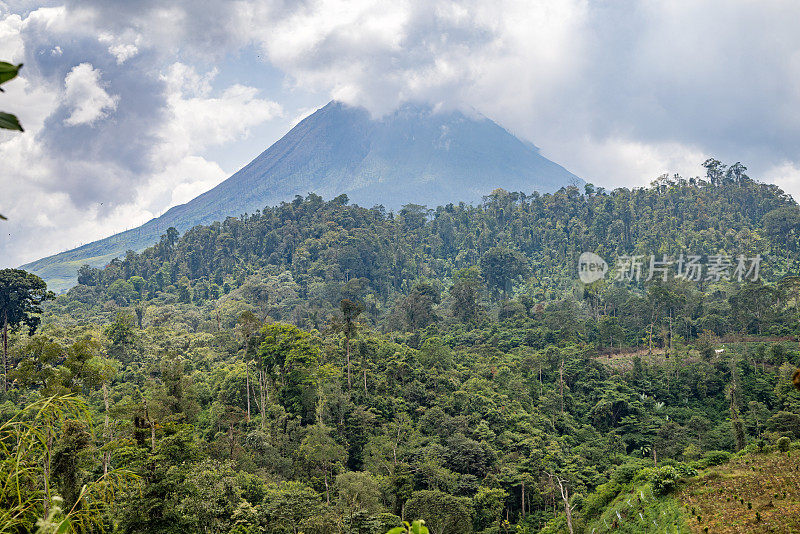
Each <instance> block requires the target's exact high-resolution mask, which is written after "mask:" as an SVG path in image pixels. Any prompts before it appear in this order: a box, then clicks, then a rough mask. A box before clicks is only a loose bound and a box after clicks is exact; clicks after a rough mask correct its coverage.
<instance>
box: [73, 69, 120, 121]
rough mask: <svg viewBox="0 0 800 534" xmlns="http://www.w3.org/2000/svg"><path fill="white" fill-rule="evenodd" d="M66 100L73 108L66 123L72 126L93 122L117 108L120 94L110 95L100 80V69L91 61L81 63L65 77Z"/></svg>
mask: <svg viewBox="0 0 800 534" xmlns="http://www.w3.org/2000/svg"><path fill="white" fill-rule="evenodd" d="M64 86H65V91H64V101H65V103H66V105H67V106H68V107H69V108H70V109H71V110H72V113H71V114H70V116H69V117H67V118H66V119H64V123H65V124H68V125H70V126H78V125H79V124H89V125H91V124H93V123H94V122H95V121H97V120H98V119H102V118H103V117H106V116H107V115H108V113H109V112H111V111H114V110H115V109H116V108H117V102H118V101H119V97H118V96H111V95H109V94H108V93H107V92H106V90H105V89H104V88H103V85H102V84H101V82H100V71H99V70H96V69H95V68H94V67H92V65H91V63H81V64H80V65H78V66H76V67H74V68H73V69H72V70H71V71H69V74H67V77H66V78H64Z"/></svg>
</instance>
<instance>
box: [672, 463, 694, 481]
mask: <svg viewBox="0 0 800 534" xmlns="http://www.w3.org/2000/svg"><path fill="white" fill-rule="evenodd" d="M674 467H675V470H676V471H678V474H679V475H680V476H681V477H695V476H697V469H695V468H694V467H692V466H690V465H687V464H684V463H681V462H679V463H677V464H675V465H674Z"/></svg>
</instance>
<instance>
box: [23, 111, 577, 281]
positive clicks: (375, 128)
mask: <svg viewBox="0 0 800 534" xmlns="http://www.w3.org/2000/svg"><path fill="white" fill-rule="evenodd" d="M580 183H582V181H581V180H580V179H579V178H578V177H576V176H575V175H573V174H572V173H570V172H568V171H567V170H566V169H564V168H563V167H561V166H560V165H557V164H556V163H553V162H552V161H550V160H548V159H546V158H545V157H543V156H542V155H540V154H539V152H538V149H536V147H534V146H532V145H531V144H529V143H525V142H524V141H522V140H520V139H518V138H517V137H515V136H513V135H512V134H511V133H509V132H508V131H506V130H505V129H503V128H501V127H500V126H498V125H497V124H496V123H494V122H492V121H490V120H488V119H486V118H476V117H468V116H466V115H464V114H463V113H460V112H456V111H452V112H441V113H439V112H433V111H432V110H431V109H430V108H427V107H421V106H414V105H406V106H403V107H402V108H400V109H399V110H397V111H396V112H394V113H393V114H391V115H388V116H386V117H384V118H381V119H372V118H370V116H369V114H368V112H367V111H366V110H364V109H361V108H353V107H349V106H346V105H344V104H341V103H338V102H331V103H329V104H328V105H326V106H325V107H323V108H321V109H319V110H317V111H316V112H315V113H313V114H312V115H310V116H309V117H307V118H306V119H304V120H303V121H302V122H300V123H299V124H298V125H297V126H295V127H294V128H293V129H292V130H291V131H290V132H289V133H287V134H286V135H285V136H284V137H282V138H281V139H280V140H278V141H277V142H276V143H275V144H273V145H272V146H271V147H269V148H268V149H267V150H266V151H264V152H263V153H262V154H260V155H259V156H258V157H257V158H255V159H254V160H253V161H251V162H250V163H249V164H247V165H246V166H245V167H244V168H242V169H241V170H239V171H238V172H237V173H236V174H234V175H233V176H231V177H230V178H228V179H227V180H225V181H224V182H222V183H221V184H219V185H218V186H216V187H215V188H213V189H211V190H210V191H207V192H206V193H203V194H202V195H200V196H198V197H197V198H195V199H193V200H191V201H190V202H188V203H186V204H183V205H180V206H175V207H173V208H171V209H170V210H169V211H167V212H166V213H165V214H164V215H162V216H161V217H158V218H156V219H153V220H151V221H149V222H147V223H145V224H144V225H142V226H140V227H139V228H135V229H133V230H129V231H127V232H123V233H120V234H117V235H114V236H111V237H109V238H106V239H102V240H100V241H96V242H94V243H90V244H88V245H84V246H82V247H80V248H77V249H74V250H70V251H67V252H63V253H61V254H57V255H55V256H51V257H48V258H44V259H41V260H38V261H35V262H32V263H29V264H27V265H24V266H23V268H24V269H27V270H29V271H31V272H34V273H36V274H38V275H39V276H41V277H42V278H44V279H45V280H46V281H48V284H49V285H50V287H51V288H53V289H56V290H61V289H66V288H68V287H70V286H71V285H73V284H74V283H75V280H76V274H75V272H76V270H77V269H78V267H80V265H82V264H84V263H88V264H89V265H92V266H101V265H104V264H106V263H108V261H110V260H111V259H113V258H115V257H118V256H120V255H123V254H124V253H125V252H126V251H127V250H135V251H138V250H142V249H144V248H145V247H147V246H149V245H152V244H153V243H155V242H156V241H157V240H158V238H159V237H160V236H161V235H162V234H163V233H164V232H165V231H166V229H167V228H169V227H171V226H174V227H175V228H177V229H178V230H179V231H180V232H184V231H186V230H188V229H189V228H191V227H193V226H195V225H198V224H207V223H210V222H212V221H215V220H222V219H224V218H225V217H228V216H238V215H240V214H242V213H252V212H255V211H256V210H258V209H262V208H264V207H265V206H268V205H274V204H277V203H279V202H281V201H286V200H290V199H292V198H293V197H294V196H295V195H306V194H307V193H309V192H314V193H316V194H319V195H322V196H323V197H324V198H332V197H335V196H337V195H340V194H342V193H346V194H347V195H348V196H349V197H350V199H351V201H353V202H355V203H358V204H361V205H364V206H368V207H369V206H373V205H377V204H381V205H384V206H385V207H387V208H389V209H397V208H399V207H400V206H402V205H403V204H407V203H418V204H426V205H431V206H433V205H437V204H446V203H448V202H454V203H457V202H459V201H465V202H474V201H478V200H480V199H481V197H482V196H483V195H486V194H488V193H489V192H491V191H492V190H493V189H496V188H498V187H502V188H504V189H506V190H510V191H525V192H533V191H534V190H536V191H540V192H550V191H554V190H557V189H559V188H560V187H562V186H565V185H570V184H580Z"/></svg>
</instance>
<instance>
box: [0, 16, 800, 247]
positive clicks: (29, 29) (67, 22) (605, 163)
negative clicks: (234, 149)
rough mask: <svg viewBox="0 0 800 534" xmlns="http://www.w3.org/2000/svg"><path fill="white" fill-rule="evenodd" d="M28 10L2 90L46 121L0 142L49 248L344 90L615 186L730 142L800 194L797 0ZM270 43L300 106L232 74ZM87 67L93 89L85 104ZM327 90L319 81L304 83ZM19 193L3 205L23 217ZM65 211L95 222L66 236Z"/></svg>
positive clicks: (178, 191)
mask: <svg viewBox="0 0 800 534" xmlns="http://www.w3.org/2000/svg"><path fill="white" fill-rule="evenodd" d="M14 6H15V7H14V8H11V9H10V8H8V7H7V6H5V4H2V3H0V56H2V57H7V58H10V59H13V60H15V61H24V62H25V64H26V65H25V68H24V75H23V79H21V80H17V81H15V82H14V83H15V84H16V85H15V86H14V87H12V85H9V92H8V94H7V95H0V97H1V98H2V100H0V102H2V105H3V107H4V108H6V107H7V108H8V109H18V110H20V113H19V114H20V116H21V119H22V120H23V124H24V125H25V126H26V127H28V128H29V131H26V133H25V134H23V135H22V136H19V137H17V138H13V139H12V138H10V137H8V136H7V135H6V136H4V137H0V158H5V159H3V161H4V162H5V161H6V160H8V161H18V160H20V158H22V160H20V161H22V162H20V163H15V165H17V167H14V169H16V170H15V171H14V172H15V173H17V174H15V175H14V176H17V177H18V178H17V179H16V182H20V181H21V180H22V178H24V180H22V183H23V184H27V185H19V184H18V183H15V184H14V187H13V188H12V189H9V190H13V191H14V192H15V195H20V196H18V197H15V198H24V199H26V202H29V201H32V200H33V199H36V202H42V203H44V205H47V206H50V207H51V208H52V209H53V210H55V212H54V213H53V214H48V215H47V216H46V217H43V218H41V220H40V223H34V222H32V223H31V224H30V225H28V226H26V229H20V231H21V232H28V233H27V234H25V235H33V234H34V233H35V232H37V228H40V227H41V228H47V232H45V233H46V234H47V235H48V236H61V238H62V239H61V241H59V240H58V239H56V238H55V237H54V238H53V241H52V242H53V243H56V242H59V243H60V242H74V241H75V239H76V236H79V235H80V236H81V237H83V240H84V241H85V240H88V239H90V238H91V237H92V236H96V235H99V234H100V233H102V232H107V231H110V229H112V228H114V229H119V226H115V225H119V224H122V223H123V222H125V221H131V223H132V222H135V221H139V220H141V219H142V218H143V217H148V216H152V215H154V214H159V213H160V212H161V211H163V210H164V209H166V208H167V207H168V206H169V205H171V204H172V203H175V202H184V201H186V200H188V199H189V198H190V197H191V196H192V195H194V194H196V193H199V192H201V191H202V190H203V189H204V188H207V187H211V186H213V185H214V184H216V183H218V182H219V181H220V180H222V179H223V178H224V177H225V174H226V172H229V171H231V170H235V169H225V170H223V168H222V166H221V165H220V164H219V163H217V161H216V159H217V158H215V157H214V155H213V153H214V150H215V148H218V147H230V146H233V145H234V144H235V143H238V142H240V141H241V140H242V139H244V138H246V137H247V136H248V135H249V134H251V132H252V131H254V129H255V128H257V127H258V126H259V125H261V124H264V123H267V122H269V121H272V120H274V119H276V118H281V119H286V120H287V122H291V120H292V118H293V117H297V116H298V115H299V114H300V113H301V110H306V109H308V108H310V107H312V106H313V105H316V104H317V103H318V102H324V101H325V100H326V99H328V98H337V99H340V100H343V101H345V102H348V103H350V104H357V105H362V106H365V107H367V108H368V109H369V110H370V111H371V112H372V113H373V114H374V115H381V114H383V113H387V112H388V111H390V110H392V109H393V108H394V107H396V106H397V105H398V104H399V103H401V102H404V101H409V100H418V101H424V102H428V103H430V104H433V105H434V106H439V107H460V108H463V109H467V110H471V109H474V110H477V111H479V112H480V113H482V114H483V115H485V116H487V117H490V118H492V119H493V120H496V121H498V122H499V123H500V124H502V125H503V126H505V127H507V128H509V129H510V130H511V131H513V132H514V133H516V134H517V135H519V136H521V137H524V138H526V139H528V140H530V141H533V142H535V143H536V145H537V146H540V147H541V150H542V153H543V154H544V155H545V156H547V157H550V158H551V159H553V160H554V161H557V162H558V163H561V164H563V165H564V166H566V167H567V168H568V169H570V170H571V171H573V172H575V173H576V174H578V175H580V176H581V177H583V178H585V179H587V180H588V181H592V182H594V183H595V184H596V185H600V186H605V187H615V186H622V185H627V186H632V185H643V184H646V183H648V182H649V181H650V180H651V179H652V178H654V177H655V176H658V175H659V174H662V173H664V172H670V173H671V172H680V173H683V174H688V175H693V174H697V173H700V172H701V168H700V167H699V163H700V162H702V161H703V160H704V159H705V158H706V157H708V156H715V157H717V158H719V159H722V160H725V161H731V162H733V161H737V160H740V161H742V162H744V163H745V164H746V165H747V166H748V167H750V174H751V175H752V176H754V177H763V178H764V179H769V180H774V181H775V182H777V183H778V184H779V185H781V186H782V187H784V188H786V189H787V190H788V191H789V192H790V193H794V194H795V195H798V194H800V172H798V169H800V155H798V153H797V150H796V147H797V146H800V35H799V34H798V33H797V32H796V29H795V26H796V22H795V21H797V20H798V19H799V18H800V4H797V3H796V2H790V1H781V0H767V1H765V2H758V3H755V2H750V1H746V0H740V1H723V0H711V1H709V2H694V1H689V0H676V1H673V2H641V1H632V0H623V1H620V2H600V1H591V0H563V1H560V2H551V1H546V0H498V1H497V2H494V3H486V2H481V1H479V0H458V1H445V0H426V1H422V0H419V1H417V0H392V1H389V0H377V1H373V0H370V1H367V0H348V1H345V0H302V1H296V0H291V1H290V0H271V1H265V0H220V1H217V2H207V1H198V0H175V1H173V2H169V3H164V2H157V1H156V0H138V1H136V2H132V1H130V0H65V3H64V5H61V3H60V2H55V3H53V2H49V0H48V5H47V6H42V4H39V3H35V2H30V1H27V0H25V1H22V2H15V3H14ZM252 50H256V51H257V53H258V54H259V55H260V56H261V57H262V59H263V61H264V62H265V65H264V69H265V71H274V70H277V71H278V73H279V74H278V75H277V76H281V79H279V80H269V81H274V87H277V88H279V89H278V90H280V91H281V94H282V95H283V96H284V97H286V98H288V100H290V101H291V105H289V104H285V103H284V105H283V106H280V105H278V103H276V102H275V100H276V99H275V98H274V96H273V95H270V97H269V98H267V97H266V96H264V95H262V94H261V93H260V92H259V91H258V90H257V88H256V87H255V86H256V85H258V84H256V83H244V82H242V81H241V80H240V79H236V78H237V76H233V75H231V74H230V72H231V66H233V68H234V70H235V67H236V65H237V62H238V61H240V55H241V54H244V53H249V52H248V51H252ZM83 65H86V66H85V67H84V66H83ZM76 69H77V71H76ZM73 73H75V74H73ZM245 74H246V73H245ZM70 75H73V76H75V78H74V80H75V87H76V88H77V87H81V88H82V91H77V90H76V89H73V95H80V96H79V97H78V96H73V97H71V98H72V100H70V99H69V98H68V97H67V92H68V88H67V87H66V86H67V85H68V84H67V83H66V81H65V80H66V78H67V77H68V76H70ZM245 77H246V76H245ZM78 81H80V82H81V83H82V84H83V85H79V84H77V82H78ZM309 92H310V94H311V95H318V96H317V97H316V98H308V99H305V100H303V99H301V98H297V97H296V95H297V94H299V93H309ZM281 103H283V102H282V101H281ZM25 161H27V162H33V163H30V164H28V165H27V166H26V165H25V164H24V162H25ZM8 181H9V179H8V178H2V177H0V185H4V184H5V183H6V182H8ZM28 199H31V200H28ZM100 202H102V203H103V204H102V207H100ZM22 205H23V202H22V201H20V202H19V204H18V205H12V206H11V207H10V208H5V207H3V209H5V210H6V211H8V212H9V213H12V214H13V213H17V212H18V213H25V209H24V207H23V206H22ZM59 213H64V214H71V215H72V216H83V217H85V218H86V220H88V221H89V222H87V223H85V224H84V223H81V225H79V226H80V228H81V232H83V233H81V234H77V233H71V231H70V232H69V233H68V232H67V231H66V230H63V229H62V228H63V226H64V224H63V221H64V220H65V219H64V218H63V217H66V216H67V215H64V216H63V217H62V216H61V215H59ZM137 214H138V215H137ZM39 224H40V226H37V225H39ZM17 239H18V238H14V241H13V243H15V244H14V245H4V244H3V243H2V242H0V259H2V256H4V255H13V257H14V258H21V257H22V256H23V255H24V254H29V256H28V257H26V259H33V258H32V257H30V254H32V253H31V252H30V250H29V251H28V252H27V253H23V252H21V251H22V250H23V248H24V247H23V246H22V245H20V244H18V243H20V241H18V240H17ZM20 239H24V238H20ZM48 239H49V238H48ZM47 242H48V243H50V241H47ZM4 246H5V248H3V247H4ZM15 247H16V248H15ZM41 250H42V254H43V253H45V252H50V251H51V250H50V249H47V250H45V249H41ZM42 254H39V255H42ZM9 261H10V260H9Z"/></svg>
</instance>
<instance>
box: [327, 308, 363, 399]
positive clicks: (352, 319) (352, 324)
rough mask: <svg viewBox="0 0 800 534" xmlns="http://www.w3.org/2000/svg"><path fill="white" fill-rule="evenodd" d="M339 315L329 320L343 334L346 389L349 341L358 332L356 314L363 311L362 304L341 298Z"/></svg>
mask: <svg viewBox="0 0 800 534" xmlns="http://www.w3.org/2000/svg"><path fill="white" fill-rule="evenodd" d="M339 310H341V315H338V316H335V317H334V318H333V321H331V329H332V330H333V331H334V332H340V333H341V334H342V335H344V343H345V351H346V353H347V389H348V390H350V389H351V388H352V382H351V380H350V341H351V340H352V339H353V337H354V336H355V335H356V333H357V332H358V323H357V322H356V321H357V319H358V316H359V315H361V313H362V312H363V311H364V305H363V304H361V303H360V302H353V301H352V300H349V299H342V301H341V302H340V303H339Z"/></svg>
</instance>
